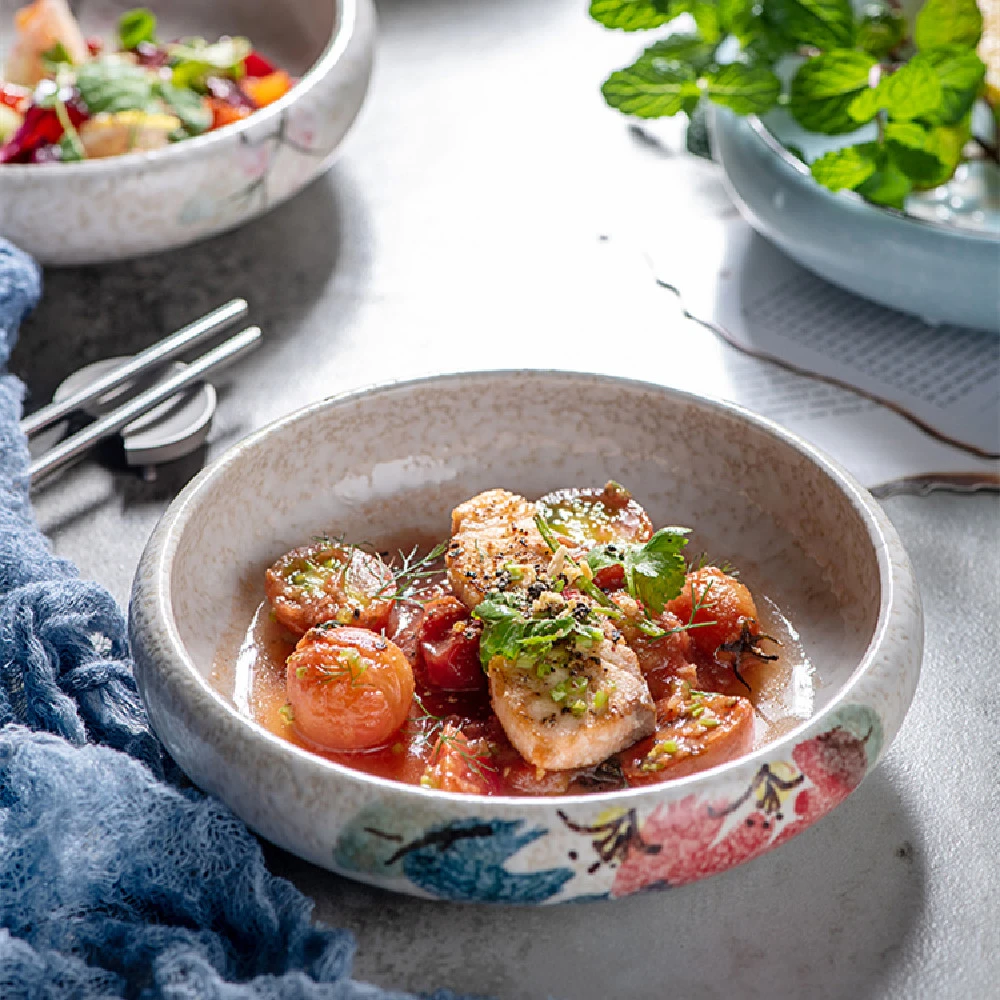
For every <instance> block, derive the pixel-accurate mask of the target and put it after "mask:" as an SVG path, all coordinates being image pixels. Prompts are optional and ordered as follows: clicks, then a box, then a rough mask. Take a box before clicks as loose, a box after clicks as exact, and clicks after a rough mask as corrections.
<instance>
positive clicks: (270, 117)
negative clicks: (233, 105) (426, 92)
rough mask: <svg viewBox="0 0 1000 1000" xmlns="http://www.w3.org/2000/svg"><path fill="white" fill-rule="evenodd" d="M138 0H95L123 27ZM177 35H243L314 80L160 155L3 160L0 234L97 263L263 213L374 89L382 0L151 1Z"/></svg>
mask: <svg viewBox="0 0 1000 1000" xmlns="http://www.w3.org/2000/svg"><path fill="white" fill-rule="evenodd" d="M134 6H135V4H134V2H133V0H103V2H101V3H95V4H83V5H82V10H81V12H80V17H81V23H82V26H83V28H84V31H85V33H86V34H97V35H101V36H103V37H110V36H111V35H113V32H114V26H115V24H116V22H117V18H118V15H119V14H120V13H121V12H122V11H124V10H128V9H129V8H131V7H134ZM149 6H150V7H152V8H154V9H155V13H156V14H157V16H158V18H159V21H160V24H161V32H160V33H161V35H162V37H165V38H172V37H180V36H182V35H191V34H203V35H205V36H206V37H207V36H212V37H218V36H219V35H222V34H230V35H238V34H243V35H246V36H247V37H249V38H250V39H251V41H252V42H253V43H254V44H255V46H256V47H257V48H259V49H260V50H261V51H262V52H263V53H264V54H265V55H266V56H268V57H269V58H271V59H273V60H274V62H275V63H277V64H278V65H279V66H282V67H283V68H285V69H287V70H288V71H289V72H290V73H292V75H293V76H299V77H301V79H300V80H299V82H298V84H297V85H296V86H295V87H294V88H293V89H292V90H291V91H290V92H289V93H288V94H286V95H285V96H284V97H283V98H281V99H280V100H279V101H276V102H275V103H274V104H272V105H270V106H268V107H266V108H264V109H262V110H261V111H258V112H256V113H255V114H253V115H251V116H250V117H249V118H247V119H244V120H243V121H242V122H239V123H237V124H234V125H229V126H226V127H225V128H221V129H218V130H217V131H213V132H208V133H206V134H205V135H201V136H197V137H195V138H193V139H187V140H185V141H183V142H179V143H175V144H172V145H170V146H167V147H165V148H164V149H158V150H153V151H151V152H146V153H129V154H127V155H125V156H116V157H111V158H108V159H101V160H91V161H85V162H81V163H53V164H24V165H17V164H4V165H3V166H0V235H2V236H5V237H7V239H9V240H11V241H12V242H14V243H15V244H17V245H18V246H20V247H21V248H22V249H24V250H27V251H28V252H29V253H31V254H33V255H34V256H35V257H36V258H37V259H38V260H40V261H41V262H42V263H44V264H93V263H98V262H102V261H109V260H119V259H123V258H127V257H135V256H138V255H140V254H146V253H154V252H157V251H160V250H169V249H173V248H176V247H181V246H186V245H187V244H189V243H193V242H194V241H196V240H200V239H202V238H204V237H206V236H211V235H213V234H215V233H220V232H223V231H224V230H227V229H232V228H233V227H235V226H238V225H241V224H242V223H244V222H247V221H248V220H250V219H252V218H255V217H256V216H258V215H260V214H262V213H263V212H265V211H267V210H268V209H270V208H273V207H274V206H275V205H278V204H280V203H281V202H283V201H284V200H285V199H286V198H289V197H291V196H292V195H293V194H295V193H296V192H297V191H300V190H301V189H302V188H303V187H305V185H306V184H308V183H309V182H310V181H311V180H312V179H313V178H314V177H316V176H317V175H318V174H319V173H321V172H322V171H323V170H325V169H326V168H327V167H328V166H329V165H330V163H331V161H332V156H333V154H334V152H335V151H336V149H337V147H338V145H339V144H340V141H341V140H342V139H343V137H344V135H345V134H346V132H347V130H348V129H349V128H350V126H351V123H352V122H353V121H354V119H355V117H356V116H357V113H358V111H359V110H360V108H361V104H362V102H363V100H364V96H365V92H366V91H367V89H368V80H369V76H370V74H371V64H372V51H373V46H374V38H375V15H374V11H373V8H372V4H371V0H284V2H282V3H278V4H276V3H273V2H271V3H269V2H267V0H220V2H217V3H211V4H206V3H204V2H203V0H170V3H169V4H166V3H161V4H156V3H151V4H150V5H149Z"/></svg>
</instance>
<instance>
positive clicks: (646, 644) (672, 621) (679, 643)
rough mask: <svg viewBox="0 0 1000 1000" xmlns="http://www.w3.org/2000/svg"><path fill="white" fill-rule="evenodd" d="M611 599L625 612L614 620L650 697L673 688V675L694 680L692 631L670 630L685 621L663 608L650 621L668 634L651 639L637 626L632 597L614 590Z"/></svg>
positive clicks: (635, 608)
mask: <svg viewBox="0 0 1000 1000" xmlns="http://www.w3.org/2000/svg"><path fill="white" fill-rule="evenodd" d="M612 600H614V601H615V603H616V604H618V606H619V607H621V608H622V609H623V610H624V611H625V612H626V617H625V618H623V619H620V620H619V621H617V622H616V623H615V624H616V625H617V626H618V628H619V630H620V631H621V633H622V635H623V636H624V637H625V642H626V643H627V644H628V646H629V648H630V649H631V650H632V652H633V653H635V655H636V658H637V659H638V661H639V669H640V670H642V673H643V676H644V677H645V678H646V684H647V685H648V686H649V693H650V694H651V695H652V697H653V701H658V700H659V699H660V698H663V697H666V696H667V694H668V693H669V692H670V691H671V690H672V689H673V688H672V682H673V681H674V679H675V678H680V679H681V680H686V681H688V683H692V684H693V683H694V682H695V681H696V680H697V676H698V671H697V667H696V666H695V665H694V659H695V651H694V646H693V642H692V639H691V633H690V632H688V631H686V630H685V631H680V632H675V631H673V630H674V629H677V628H679V627H680V626H681V625H683V624H685V623H684V622H682V621H681V620H680V619H679V618H678V617H677V616H676V615H674V614H671V613H670V612H669V611H664V612H663V614H662V615H659V616H658V617H656V618H654V619H653V624H655V625H658V626H659V627H660V628H662V629H663V630H664V631H665V632H669V633H671V634H669V635H664V636H660V637H659V638H658V639H654V638H651V637H650V636H648V635H646V634H645V633H644V632H643V631H642V630H641V629H640V628H639V627H638V621H639V619H638V617H637V616H636V610H637V604H636V602H635V601H633V600H632V599H631V598H629V596H628V595H627V594H617V595H615V596H614V597H613V598H612ZM630 612H631V614H630ZM694 631H697V629H695V630H694Z"/></svg>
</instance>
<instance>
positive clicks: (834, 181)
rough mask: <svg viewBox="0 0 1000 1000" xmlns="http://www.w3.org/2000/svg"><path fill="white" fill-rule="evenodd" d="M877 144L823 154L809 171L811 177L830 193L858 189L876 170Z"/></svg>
mask: <svg viewBox="0 0 1000 1000" xmlns="http://www.w3.org/2000/svg"><path fill="white" fill-rule="evenodd" d="M879 152H880V150H879V144H878V143H877V142H864V143H860V144H858V145H856V146H845V147H844V148H843V149H834V150H831V151H830V152H829V153H824V154H823V156H821V157H819V159H817V160H814V161H813V162H812V164H811V165H810V167H809V169H810V170H811V171H812V175H813V177H814V178H815V179H816V180H817V181H819V183H820V184H822V185H823V186H824V187H826V188H829V189H830V190H831V191H840V190H841V189H843V188H850V189H851V190H853V189H854V188H857V187H859V186H860V185H861V184H863V183H864V182H865V181H866V180H868V178H869V177H871V176H872V175H873V174H874V173H875V171H876V170H877V169H878V165H879Z"/></svg>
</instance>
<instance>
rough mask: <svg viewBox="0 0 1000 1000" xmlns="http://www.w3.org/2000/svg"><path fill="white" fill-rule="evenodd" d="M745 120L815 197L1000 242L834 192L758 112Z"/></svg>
mask: <svg viewBox="0 0 1000 1000" xmlns="http://www.w3.org/2000/svg"><path fill="white" fill-rule="evenodd" d="M738 120H739V119H737V121H738ZM746 122H747V124H748V125H749V126H750V128H751V130H752V131H753V132H754V134H755V135H756V136H757V137H758V138H759V139H760V141H761V142H762V143H763V144H764V145H765V146H766V147H767V148H768V150H769V151H770V152H771V153H773V154H774V156H775V157H776V158H777V159H778V160H779V161H780V162H781V163H782V164H783V166H784V167H785V169H786V170H792V171H794V172H795V175H796V178H802V179H805V180H808V181H809V184H810V186H811V187H812V188H814V189H815V191H816V196H817V197H818V198H822V199H823V200H825V201H828V202H830V204H832V205H839V206H841V207H842V208H845V209H848V210H850V211H853V212H854V213H855V214H860V215H868V216H870V215H871V214H872V213H877V214H878V215H881V216H885V217H887V218H889V219H894V220H896V221H897V222H899V223H900V224H902V225H909V226H916V227H917V228H919V229H925V230H929V231H930V232H934V233H937V234H939V235H941V236H945V237H951V238H954V239H957V240H962V241H969V240H971V241H973V242H980V243H995V244H998V245H1000V234H998V233H991V232H988V231H986V230H978V229H963V228H961V227H959V226H952V225H949V224H948V223H947V222H944V221H938V220H935V219H923V218H920V217H919V216H916V215H910V214H909V213H908V212H901V211H900V210H899V209H898V208H890V207H889V206H888V205H873V204H872V203H871V202H868V201H865V199H864V198H862V197H861V195H859V194H858V193H857V192H856V191H848V190H847V189H846V188H845V189H843V190H841V191H831V190H830V189H829V188H825V187H823V185H822V184H818V183H817V182H816V181H814V180H813V176H812V173H811V171H810V170H809V166H808V164H805V163H803V162H802V161H801V160H800V159H799V158H798V157H797V156H793V155H792V154H791V153H790V152H789V151H788V150H787V149H786V148H785V147H784V146H783V145H782V143H781V142H780V140H779V139H778V137H777V136H776V135H775V134H774V133H773V132H772V131H771V130H770V129H769V128H768V127H767V125H766V124H765V123H764V121H763V120H762V119H761V118H760V117H759V116H758V115H747V116H746Z"/></svg>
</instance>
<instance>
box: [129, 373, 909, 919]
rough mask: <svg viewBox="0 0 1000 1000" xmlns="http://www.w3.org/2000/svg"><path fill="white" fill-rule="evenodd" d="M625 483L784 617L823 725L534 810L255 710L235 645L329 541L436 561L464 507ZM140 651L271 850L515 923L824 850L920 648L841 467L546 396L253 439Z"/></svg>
mask: <svg viewBox="0 0 1000 1000" xmlns="http://www.w3.org/2000/svg"><path fill="white" fill-rule="evenodd" d="M608 478H614V479H617V480H619V481H621V482H624V483H626V484H628V485H629V487H630V488H631V489H632V490H633V492H634V493H635V494H636V496H637V497H639V498H641V500H642V502H643V503H644V505H645V506H646V507H647V509H648V510H649V512H650V515H651V516H652V519H653V521H654V523H660V524H662V523H674V524H678V523H679V524H688V525H692V526H693V527H694V528H695V534H694V536H693V541H692V551H700V550H701V549H706V550H709V551H711V552H713V553H724V554H725V555H726V556H727V557H728V558H729V559H730V560H731V561H732V562H733V563H734V564H736V565H737V566H739V567H740V569H741V572H742V573H743V576H744V579H745V580H746V581H747V582H748V583H749V585H750V586H751V588H753V589H755V590H760V591H761V592H763V593H765V594H768V595H770V596H771V597H772V598H773V599H774V600H776V601H777V602H778V603H779V605H781V606H783V607H784V608H785V610H786V611H787V613H788V615H789V617H790V619H791V621H792V622H793V624H794V625H795V627H796V628H797V629H798V631H799V633H800V635H801V639H802V642H803V644H804V647H805V650H806V652H807V654H808V656H809V658H810V659H811V662H812V664H813V666H814V667H815V670H816V672H817V675H818V679H819V686H818V691H817V695H816V702H815V707H814V709H813V711H812V714H811V716H810V717H809V718H807V719H806V720H804V721H803V722H802V723H801V724H800V725H798V726H797V727H795V728H794V729H792V730H791V731H789V732H787V733H786V734H785V735H784V736H782V737H781V738H779V739H777V740H776V741H775V742H772V743H770V744H768V745H766V746H764V747H763V748H761V749H759V750H757V751H755V752H754V753H753V754H751V755H750V756H748V757H746V758H744V759H741V760H738V761H734V762H732V763H729V764H725V765H722V766H720V767H718V768H716V769H713V770H710V771H706V772H703V773H701V774H696V775H692V776H690V777H686V778H681V779H678V780H675V781H672V782H668V783H664V784H661V785H655V786H649V787H645V788H637V789H630V790H627V791H622V792H613V793H603V794H595V795H589V796H573V797H561V798H540V799H532V798H506V797H497V798H492V797H490V798H481V797H475V796H467V795H459V794H453V793H446V792H437V791H430V790H427V789H423V788H419V787H414V786H407V785H402V784H396V783H393V782H390V781H385V780H382V779H379V778H374V777H371V776H368V775H365V774H362V773H359V772H357V771H353V770H350V769H347V768H345V767H342V766H340V765H337V764H334V763H331V762H329V761H326V760H324V759H322V758H320V757H317V756H314V755H312V754H309V753H307V752H306V751H303V750H301V749H298V748H296V747H294V746H292V745H291V744H290V743H287V742H285V741H284V740H282V739H280V738H279V737H277V736H274V735H272V734H271V733H270V732H268V731H266V730H265V729H264V728H262V727H261V726H259V725H257V724H256V723H255V722H253V721H251V720H250V719H249V718H247V717H246V716H244V715H242V714H241V713H240V712H239V711H237V709H236V707H235V706H234V703H233V699H232V690H233V678H234V672H235V666H234V659H235V657H234V655H233V654H234V653H235V648H234V642H233V637H234V636H235V635H237V634H238V632H239V628H238V626H240V625H243V626H244V627H245V623H247V622H248V621H249V618H250V616H251V614H252V613H253V610H254V607H255V605H256V604H257V603H258V602H259V601H260V600H261V599H262V580H263V571H264V569H265V567H266V566H267V565H269V564H270V563H271V562H272V560H274V559H275V558H276V557H277V556H278V555H280V554H281V553H282V552H284V551H286V550H287V549H289V548H291V547H292V546H294V545H296V544H300V543H301V542H302V540H303V539H308V538H310V537H312V536H314V535H316V534H319V533H321V532H323V531H336V532H345V533H346V535H347V537H349V538H352V537H353V538H365V539H368V540H371V541H373V542H375V543H376V544H377V543H378V542H379V541H380V538H382V539H384V538H385V537H387V536H389V535H397V536H398V533H399V531H400V529H403V528H405V529H410V530H412V531H413V532H415V533H419V534H420V535H423V536H425V537H426V536H428V535H431V536H435V535H436V536H442V537H443V536H445V535H446V534H447V530H448V525H449V513H450V510H451V508H452V507H453V506H454V505H455V504H456V503H458V502H460V501H462V500H464V499H465V498H467V497H469V496H471V495H473V494H474V493H476V492H477V491H479V490H483V489H486V488H489V487H494V486H500V485H502V486H505V487H507V488H510V489H513V490H518V491H520V492H522V493H524V494H525V495H527V496H538V495H540V494H543V493H545V492H546V491H548V490H551V489H554V488H557V487H562V486H567V485H578V484H590V483H603V482H604V481H605V480H607V479H608ZM233 623H236V625H237V628H236V629H235V630H233V629H231V628H230V626H231V625H232V624H233ZM130 630H131V637H132V644H133V652H134V655H135V661H136V676H137V678H138V681H139V687H140V690H141V692H142V695H143V698H144V699H145V702H146V705H147V706H148V709H149V713H150V716H151V719H152V722H153V725H154V727H155V729H156V731H157V733H158V734H159V735H160V737H161V738H162V739H163V741H164V743H165V744H166V745H167V747H168V748H169V750H170V752H171V753H172V754H173V755H174V757H175V758H176V759H177V761H178V763H179V764H180V765H181V767H182V768H183V769H184V770H185V771H186V772H187V773H188V774H189V775H190V776H191V777H192V779H193V780H194V781H195V782H197V783H198V784H199V785H201V786H202V787H203V788H205V789H207V790H208V791H210V792H213V793H215V794H216V795H218V796H219V797H220V798H222V799H223V800H224V801H225V802H227V803H228V804H229V805H230V806H231V807H232V809H233V810H234V811H235V812H236V813H238V814H239V815H240V816H241V817H243V819H244V820H246V822H247V823H248V824H249V825H250V826H251V827H252V828H253V829H254V830H256V831H257V832H259V833H260V834H262V835H263V836H264V837H266V838H268V839H269V840H272V841H274V842H275V843H277V844H279V845H281V846H282V847H284V848H286V849H287V850H290V851H292V852H294V853H296V854H298V855H300V856H301V857H303V858H306V859H308V860H309V861H312V862H314V863H315V864H317V865H321V866H323V867H325V868H329V869H331V870H334V871H338V872H341V873H343V874H345V875H347V876H350V877H352V878H357V879H361V880H363V881H367V882H372V883H375V884H378V885H383V886H386V887H388V888H390V889H394V890H396V891H400V892H406V893H412V894H416V895H426V896H430V897H435V898H441V899H461V900H489V901H505V902H520V903H541V902H559V901H563V900H572V899H582V898H595V897H607V896H623V895H628V894H630V893H634V892H639V891H643V890H646V889H650V888H654V887H661V886H667V885H676V884H679V883H682V882H687V881H693V880H694V879H698V878H703V877H705V876H707V875H712V874H714V873H716V872H720V871H722V870H724V869H726V868H729V867H732V866H733V865H736V864H739V863H741V862H743V861H746V860H748V859H750V858H753V857H755V856H756V855H758V854H761V853H762V852H764V851H766V850H769V849H770V848H772V847H775V846H777V845H779V844H781V843H782V842H783V841H785V840H786V839H788V838H789V837H791V836H793V835H794V834H796V833H798V832H799V831H801V830H803V829H805V828H806V827H807V826H809V825H810V824H811V823H813V822H815V821H816V820H817V819H819V818H820V817H821V816H822V815H823V814H824V813H826V812H827V811H828V810H829V809H831V808H833V807H834V806H835V805H837V804H838V803H839V802H840V801H841V800H842V799H843V798H845V797H846V796H847V795H848V794H849V793H850V792H851V791H852V790H853V789H854V788H855V787H856V786H857V785H858V783H859V782H860V781H861V780H862V778H863V777H864V776H865V774H866V773H867V772H868V771H869V770H870V769H871V768H872V767H874V766H875V764H876V762H877V761H878V759H879V757H880V756H881V754H882V753H883V751H884V750H885V747H886V746H887V744H888V742H889V741H890V740H891V739H892V738H893V737H894V736H895V734H896V731H897V730H898V728H899V725H900V723H901V721H902V719H903V715H904V713H905V712H906V709H907V707H908V706H909V704H910V700H911V698H912V696H913V691H914V688H915V686H916V683H917V677H918V674H919V668H920V659H921V652H922V646H923V627H922V614H921V607H920V600H919V597H918V594H917V589H916V586H915V583H914V579H913V575H912V572H911V570H910V566H909V562H908V560H907V557H906V554H905V553H904V551H903V549H902V547H901V545H900V542H899V539H898V537H897V536H896V533H895V531H894V530H893V528H892V527H891V525H890V524H889V522H888V521H887V519H886V518H885V516H884V515H883V513H882V511H881V509H880V508H879V507H878V505H877V504H876V503H875V502H874V501H873V500H872V498H871V497H870V496H869V494H868V493H866V492H865V491H864V490H863V489H862V488H861V487H860V486H858V484H857V483H856V482H854V481H853V480H852V479H851V478H850V477H849V476H848V475H847V474H846V473H844V472H843V471H842V470H841V469H840V468H839V467H837V466H835V465H833V464H832V463H831V462H829V461H828V460H827V459H825V458H824V457H823V456H822V455H820V454H818V453H817V452H816V451H815V450H813V449H812V448H811V447H809V446H808V445H806V444H805V443H804V442H802V441H801V440H799V439H798V438H796V437H794V436H793V435H791V434H789V433H787V432H786V431H784V430H782V429H780V428H779V427H777V426H776V425H774V424H772V423H769V422H768V421H766V420H763V419H761V418H760V417H756V416H753V415H751V414H750V413H748V412H746V411H744V410H741V409H739V408H738V407H735V406H732V405H730V404H726V403H720V402H711V401H708V400H705V399H701V398H698V397H694V396H689V395H686V394H683V393H679V392H676V391H674V390H669V389H665V388H662V387H658V386H654V385H648V384H645V383H641V382H629V381H624V380H620V379H613V378H608V377H605V376H599V375H579V374H569V373H548V372H486V373H478V374H468V375H455V376H443V377H439V378H432V379H426V380H420V381H415V382H407V383H400V384H392V385H387V386H383V387H380V388H376V389H370V390H367V391H359V392H356V393H351V394H348V395H345V396H339V397H335V398H333V399H329V400H326V401H324V402H321V403H317V404H315V405H313V406H310V407H308V408H306V409H304V410H301V411H299V412H298V413H295V414H293V415H291V416H289V417H287V418H285V419H284V420H281V421H279V422H277V423H275V424H272V425H271V426H270V427H267V428H265V429H264V430H261V431H259V432H257V433H255V434H253V435H251V436H250V437H248V438H246V439H245V440H244V441H242V442H241V443H240V444H238V445H236V446H235V447H234V448H233V449H231V450H230V451H229V452H228V453H227V454H225V455H224V456H223V457H222V458H220V459H219V460H218V461H217V462H215V463H214V464H213V465H212V466H211V467H210V468H208V469H206V470H205V471H204V472H202V473H201V475H199V476H198V477H197V478H196V479H195V480H194V481H193V482H192V483H191V484H190V485H189V486H188V487H187V489H185V490H184V492H183V493H182V494H181V495H180V496H179V497H178V498H177V499H176V500H175V501H174V503H173V504H172V505H171V507H170V508H169V510H168V511H167V513H166V514H165V515H164V517H163V519H162V520H161V522H160V524H159V525H158V527H157V528H156V530H155V532H154V533H153V535H152V537H151V538H150V541H149V543H148V545H147V547H146V551H145V553H144V555H143V557H142V561H141V563H140V566H139V569H138V572H137V575H136V578H135V584H134V589H133V594H132V604H131V611H130ZM227 630H228V631H229V632H230V635H229V638H227V637H226V633H227ZM790 874H794V873H790Z"/></svg>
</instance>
